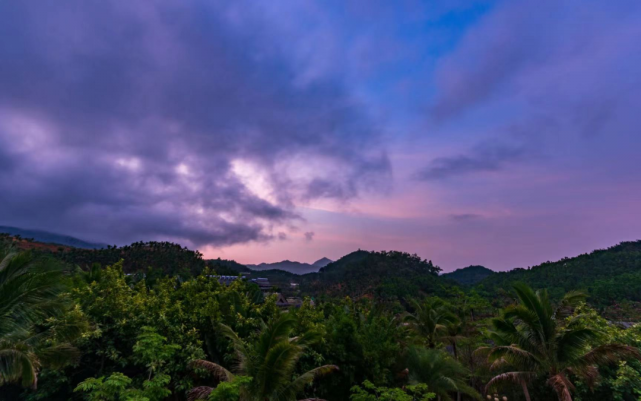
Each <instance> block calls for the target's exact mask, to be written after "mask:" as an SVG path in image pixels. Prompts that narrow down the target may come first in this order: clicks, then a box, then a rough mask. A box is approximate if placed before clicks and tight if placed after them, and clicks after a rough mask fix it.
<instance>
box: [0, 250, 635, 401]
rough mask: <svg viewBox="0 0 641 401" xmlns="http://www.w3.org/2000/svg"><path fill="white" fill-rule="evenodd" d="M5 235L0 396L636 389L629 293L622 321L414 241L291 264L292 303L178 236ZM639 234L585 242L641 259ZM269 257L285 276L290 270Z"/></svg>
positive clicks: (515, 393)
mask: <svg viewBox="0 0 641 401" xmlns="http://www.w3.org/2000/svg"><path fill="white" fill-rule="evenodd" d="M0 240H2V241H3V242H5V243H6V244H7V245H9V247H8V248H6V250H3V251H2V254H1V255H0V256H1V257H2V262H1V263H0V312H1V313H0V345H1V348H0V386H1V390H0V400H20V399H23V400H81V399H85V400H138V401H142V400H147V401H156V400H186V399H188V398H192V399H198V398H200V399H208V400H219V401H220V400H225V401H236V400H261V401H264V400H297V399H308V400H312V399H316V400H332V401H333V400H339V401H340V400H352V401H369V400H403V401H410V400H412V401H414V400H428V399H440V400H450V399H451V400H455V399H456V400H457V401H458V400H461V401H465V400H472V399H478V398H479V397H483V398H485V397H486V396H488V395H489V396H490V399H494V398H498V399H503V397H506V398H507V399H508V400H510V401H518V400H524V399H527V397H529V399H532V400H548V399H561V400H569V399H574V400H582V401H591V400H594V401H597V400H626V401H627V400H636V399H638V398H639V397H640V396H641V362H640V361H639V356H640V355H639V349H640V347H641V327H638V326H636V325H633V326H632V327H630V326H631V325H630V324H629V323H628V322H627V318H628V317H630V320H631V319H632V318H634V316H635V314H634V308H635V306H634V302H635V301H634V300H633V299H634V297H630V301H628V302H630V303H628V304H625V303H623V302H619V303H617V305H618V306H617V307H618V309H617V310H618V312H617V313H618V314H619V315H620V316H623V317H624V319H621V320H623V322H612V321H611V320H608V319H606V318H604V317H603V312H604V310H605V311H606V313H610V312H609V311H611V310H612V309H611V307H610V306H608V307H607V309H604V306H603V305H604V304H603V302H602V301H603V299H604V298H602V299H599V300H598V301H597V302H591V300H590V299H589V298H588V299H587V301H586V297H585V293H584V292H581V291H560V290H559V288H560V287H558V286H551V288H553V291H552V292H551V293H549V292H548V291H546V290H545V289H540V290H538V291H537V290H533V289H531V288H530V287H529V286H527V285H525V284H515V283H513V282H512V280H511V279H510V280H506V281H504V282H503V283H504V286H502V287H498V286H491V285H489V284H488V283H490V280H504V279H503V278H502V277H507V276H504V275H503V274H500V273H499V274H492V275H490V276H488V277H486V278H485V279H483V280H482V281H481V283H480V284H478V285H476V286H475V287H470V286H469V285H468V286H467V287H465V288H460V287H458V286H457V285H456V283H455V282H454V281H453V280H450V279H449V278H447V277H445V278H444V277H441V276H439V275H438V272H439V268H438V267H437V266H435V265H433V264H432V263H431V262H428V261H425V260H421V259H420V258H418V257H416V256H415V255H409V254H405V253H400V252H365V251H358V252H355V253H352V254H350V255H347V256H346V257H345V258H343V259H341V260H338V261H337V262H334V263H332V264H330V265H328V266H326V267H325V268H323V269H322V270H321V271H320V272H319V273H314V274H309V275H305V276H296V278H295V279H296V282H299V283H300V285H301V289H300V290H297V291H298V294H301V296H303V297H304V296H305V295H307V296H308V297H307V298H305V299H304V301H303V302H302V304H301V305H300V306H299V307H295V308H293V307H292V308H286V309H282V308H279V307H278V306H277V304H276V298H277V296H276V295H269V294H267V295H264V296H263V294H261V293H260V290H259V289H258V287H257V286H256V285H255V284H252V283H251V282H250V281H247V280H243V279H238V280H235V281H233V282H231V284H221V282H219V280H218V279H217V276H216V274H221V273H226V274H227V275H233V274H229V273H233V272H239V271H241V270H244V269H243V268H242V267H239V266H240V265H238V264H236V263H235V262H233V261H225V260H214V261H208V262H207V261H204V260H203V259H202V257H201V256H200V255H199V254H197V253H194V252H191V251H189V250H185V249H184V248H182V247H179V246H173V245H170V244H165V245H163V244H162V243H138V244H134V245H132V246H131V247H122V248H116V247H110V248H108V249H103V250H86V251H75V250H64V249H63V250H51V249H50V248H37V247H36V245H37V244H36V243H33V242H28V241H27V242H24V241H18V242H16V241H13V240H11V239H10V238H9V240H7V238H4V237H2V238H0ZM21 244H22V245H24V244H27V245H29V246H31V247H32V250H31V251H26V252H23V251H18V250H17V249H16V245H21ZM150 244H151V245H150ZM635 249H636V248H635V247H634V246H632V245H626V246H624V247H623V248H617V249H615V250H613V251H612V252H614V253H611V252H610V251H603V252H597V253H596V254H593V255H588V256H587V257H585V256H582V257H580V258H582V259H581V260H583V261H585V262H586V263H587V262H589V261H590V260H592V261H594V263H597V261H598V263H600V265H599V266H606V264H605V263H606V262H607V263H614V261H618V263H632V264H634V263H635V262H633V261H634V260H636V259H635V256H632V254H634V252H636V251H635ZM613 254H618V255H619V256H618V257H613V256H612V255H613ZM120 257H125V258H130V259H132V260H127V259H125V260H122V261H121V260H120ZM586 258H587V259H586ZM565 263H570V262H569V261H566V262H565ZM570 264H571V265H572V266H575V265H574V262H572V263H570ZM547 269H548V268H547V267H546V268H545V269H541V268H537V269H533V271H534V272H532V273H527V272H529V271H530V270H525V272H526V273H521V272H516V273H515V275H517V276H519V277H521V276H520V275H523V274H524V276H523V277H530V276H528V274H532V275H540V274H542V273H539V271H548V270H547ZM573 269H579V267H573ZM617 269H618V270H617ZM617 269H613V271H614V270H616V271H628V270H626V269H623V268H617ZM581 271H589V270H585V269H582V270H581ZM251 273H252V272H246V271H244V272H243V274H249V276H250V277H251ZM267 274H272V273H270V272H268V273H267ZM273 274H274V275H273V277H276V278H277V279H278V280H281V281H279V282H277V284H278V285H279V286H283V287H284V286H286V285H288V283H289V282H290V281H292V280H293V279H292V277H293V276H291V274H290V273H287V272H278V273H273ZM546 274H548V275H549V277H552V278H556V277H558V276H559V275H561V274H562V273H560V272H559V273H557V272H554V274H553V273H551V272H549V271H548V273H546ZM569 274H574V273H572V272H570V273H569ZM622 274H634V273H632V272H628V273H622ZM261 276H262V272H261ZM531 277H534V276H531ZM536 277H542V276H536ZM537 280H538V279H537ZM526 281H528V280H526ZM496 282H498V281H496ZM530 283H531V284H535V285H536V283H538V282H537V281H536V280H534V281H530ZM566 283H568V288H569V289H572V288H570V287H572V286H571V285H569V281H568V282H566ZM604 285H605V284H604ZM604 285H601V284H599V283H598V282H597V283H594V285H591V286H590V287H589V288H588V290H589V291H592V290H593V289H595V288H596V289H598V288H601V289H603V288H606V287H607V286H605V287H604ZM608 285H609V284H608ZM564 286H565V284H564ZM535 288H540V287H539V286H538V285H537V286H535ZM563 290H565V287H563ZM310 296H311V297H313V298H314V299H313V300H312V299H311V297H310ZM613 299H614V298H613ZM607 302H610V301H607ZM617 302H618V301H617ZM628 312H630V313H628ZM608 316H611V314H609V315H608Z"/></svg>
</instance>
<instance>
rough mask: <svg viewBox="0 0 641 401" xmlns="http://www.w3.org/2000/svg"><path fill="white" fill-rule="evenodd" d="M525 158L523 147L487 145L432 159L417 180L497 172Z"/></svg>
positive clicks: (525, 153) (420, 172)
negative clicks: (462, 152)
mask: <svg viewBox="0 0 641 401" xmlns="http://www.w3.org/2000/svg"><path fill="white" fill-rule="evenodd" d="M526 156H527V151H526V149H525V148H523V147H515V146H506V145H502V144H495V143H487V144H482V145H480V146H477V147H476V148H474V149H472V150H471V151H469V152H467V153H464V154H460V155H456V156H451V157H439V158H436V159H434V160H433V161H432V162H431V163H430V164H429V165H428V166H427V167H426V168H425V169H424V170H422V171H419V172H418V174H417V178H418V179H419V180H426V181H427V180H441V179H447V178H451V177H456V176H461V175H468V174H473V173H479V172H488V171H499V170H502V169H503V168H505V167H506V166H507V165H509V164H510V163H511V162H514V161H518V160H520V159H522V158H524V157H526Z"/></svg>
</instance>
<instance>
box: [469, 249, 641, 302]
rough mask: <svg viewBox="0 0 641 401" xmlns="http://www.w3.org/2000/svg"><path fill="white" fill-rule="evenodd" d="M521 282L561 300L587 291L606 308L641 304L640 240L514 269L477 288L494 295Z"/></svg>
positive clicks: (489, 278)
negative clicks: (624, 302)
mask: <svg viewBox="0 0 641 401" xmlns="http://www.w3.org/2000/svg"><path fill="white" fill-rule="evenodd" d="M517 281H521V282H525V283H527V284H529V285H531V286H532V287H534V288H547V289H548V291H550V293H551V295H552V296H555V297H560V296H561V295H562V294H563V293H564V292H566V291H570V290H578V289H580V290H587V291H588V292H589V294H590V301H591V302H592V303H593V304H597V305H602V306H605V305H609V304H613V303H616V302H618V301H621V300H628V301H636V302H640V301H641V241H634V242H622V243H620V244H619V245H616V246H613V247H611V248H607V249H603V250H596V251H594V252H591V253H586V254H583V255H579V256H577V257H574V258H564V259H561V260H559V261H557V262H545V263H542V264H540V265H538V266H534V267H532V268H529V269H514V270H511V271H509V272H500V273H496V274H493V275H491V276H489V277H487V278H485V279H484V280H482V281H481V282H480V283H479V284H478V285H477V288H478V289H481V290H484V291H487V292H489V293H495V292H496V291H498V290H502V289H505V290H509V289H510V288H511V285H512V283H514V282H517Z"/></svg>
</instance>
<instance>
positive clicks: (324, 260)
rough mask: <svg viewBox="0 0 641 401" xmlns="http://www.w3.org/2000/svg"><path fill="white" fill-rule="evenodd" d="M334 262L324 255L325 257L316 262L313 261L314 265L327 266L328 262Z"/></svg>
mask: <svg viewBox="0 0 641 401" xmlns="http://www.w3.org/2000/svg"><path fill="white" fill-rule="evenodd" d="M332 262H333V260H331V259H329V258H325V257H323V258H320V259H318V260H317V261H316V262H314V263H312V266H317V267H325V266H327V265H328V264H330V263H332Z"/></svg>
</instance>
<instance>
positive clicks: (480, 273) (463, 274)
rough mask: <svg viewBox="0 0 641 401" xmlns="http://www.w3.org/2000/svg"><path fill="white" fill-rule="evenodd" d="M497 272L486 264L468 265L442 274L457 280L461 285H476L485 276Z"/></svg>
mask: <svg viewBox="0 0 641 401" xmlns="http://www.w3.org/2000/svg"><path fill="white" fill-rule="evenodd" d="M494 273H495V272H494V271H493V270H490V269H488V268H487V267H484V266H478V265H477V266H468V267H464V268H462V269H456V270H454V271H453V272H451V273H445V274H443V275H442V276H443V277H447V278H449V279H452V280H454V281H456V282H457V283H459V284H461V285H474V284H476V283H478V282H479V281H481V280H483V279H484V278H486V277H488V276H491V275H492V274H494Z"/></svg>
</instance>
